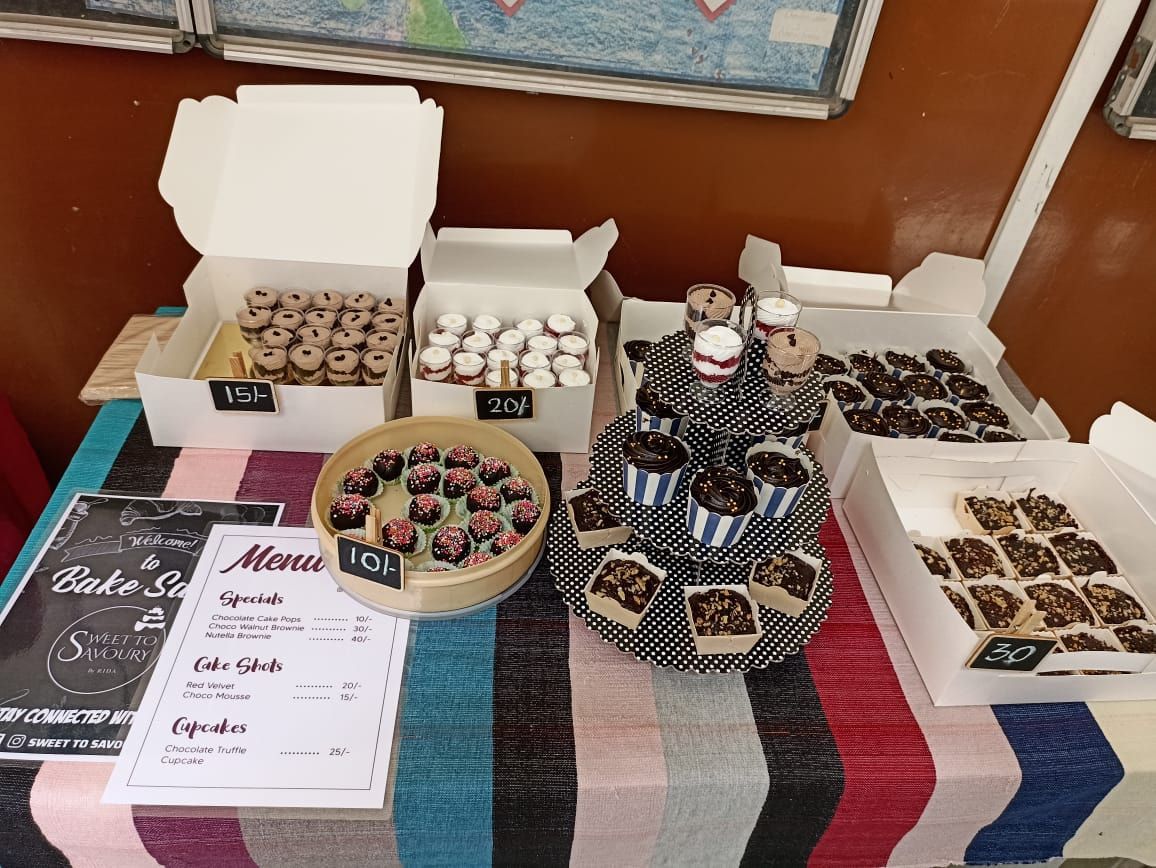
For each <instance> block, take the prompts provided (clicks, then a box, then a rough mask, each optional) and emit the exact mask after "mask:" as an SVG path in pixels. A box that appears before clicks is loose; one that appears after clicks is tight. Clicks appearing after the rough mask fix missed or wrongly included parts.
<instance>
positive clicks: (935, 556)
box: [912, 543, 952, 579]
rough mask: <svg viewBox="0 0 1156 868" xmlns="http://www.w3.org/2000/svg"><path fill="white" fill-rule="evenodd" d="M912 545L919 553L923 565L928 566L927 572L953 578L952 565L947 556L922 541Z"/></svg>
mask: <svg viewBox="0 0 1156 868" xmlns="http://www.w3.org/2000/svg"><path fill="white" fill-rule="evenodd" d="M912 545H913V546H915V551H916V552H918V553H919V557H920V559H921V560H922V561H923V565H924V566H925V567H927V572H929V573H931V575H933V576H938V577H939V578H941V579H950V578H952V575H951V566H950V565H949V564H948V563H947V558H945V557H944V556H943V555H941V554H940V553H939V552H937V551H936V550H935V549H933V548H931V547H929V546H925V545H923V544H922V543H912Z"/></svg>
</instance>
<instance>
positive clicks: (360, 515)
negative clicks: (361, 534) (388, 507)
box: [329, 494, 373, 530]
mask: <svg viewBox="0 0 1156 868" xmlns="http://www.w3.org/2000/svg"><path fill="white" fill-rule="evenodd" d="M372 508H373V504H371V503H370V502H369V498H367V497H364V496H363V495H360V494H342V495H340V496H338V497H336V498H334V500H333V503H331V504H329V524H330V525H331V526H332V527H333V529H334V530H357V529H358V528H364V527H365V519H366V517H367V516H368V515H369V511H370V510H371V509H372Z"/></svg>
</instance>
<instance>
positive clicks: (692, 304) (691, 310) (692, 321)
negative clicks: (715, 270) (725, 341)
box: [683, 283, 735, 337]
mask: <svg viewBox="0 0 1156 868" xmlns="http://www.w3.org/2000/svg"><path fill="white" fill-rule="evenodd" d="M734 309H735V294H734V293H733V292H731V291H730V290H729V289H727V288H726V287H725V286H719V285H718V284H715V283H696V284H695V285H694V286H692V287H691V288H690V289H688V290H687V291H686V312H685V313H684V314H683V329H684V330H685V331H686V333H687V334H688V335H691V336H692V337H693V336H694V334H695V332H697V331H698V330H699V329H700V328H701V327H702V326H703V324H704V323H707V322H714V321H717V320H729V319H730V316H731V313H733V312H734Z"/></svg>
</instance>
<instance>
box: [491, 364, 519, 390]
mask: <svg viewBox="0 0 1156 868" xmlns="http://www.w3.org/2000/svg"><path fill="white" fill-rule="evenodd" d="M518 383H519V380H518V369H517V368H516V367H514V366H513V365H511V366H510V381H509V382H508V383H505V384H503V383H502V368H501V365H499V366H498V367H497V368H494V369H491V370H489V371H486V387H487V388H490V389H503V388H506V387H508V386H517V385H518Z"/></svg>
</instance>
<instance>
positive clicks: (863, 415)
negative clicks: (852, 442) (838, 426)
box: [843, 409, 891, 437]
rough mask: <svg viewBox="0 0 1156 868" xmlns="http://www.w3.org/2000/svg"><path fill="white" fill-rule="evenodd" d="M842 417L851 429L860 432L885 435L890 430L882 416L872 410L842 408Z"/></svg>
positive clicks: (878, 435) (879, 435) (877, 435)
mask: <svg viewBox="0 0 1156 868" xmlns="http://www.w3.org/2000/svg"><path fill="white" fill-rule="evenodd" d="M843 418H844V419H846V420H847V424H848V425H849V426H850V427H851V430H852V431H857V432H858V433H860V434H872V435H874V436H876V437H886V436H888V432H889V431H890V430H891V428H890V426H888V424H887V423H886V422H885V421H884V420H883V417H882V416H880V415H879V414H878V413H876V412H874V411H873V410H863V409H852V410H844V411H843Z"/></svg>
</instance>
